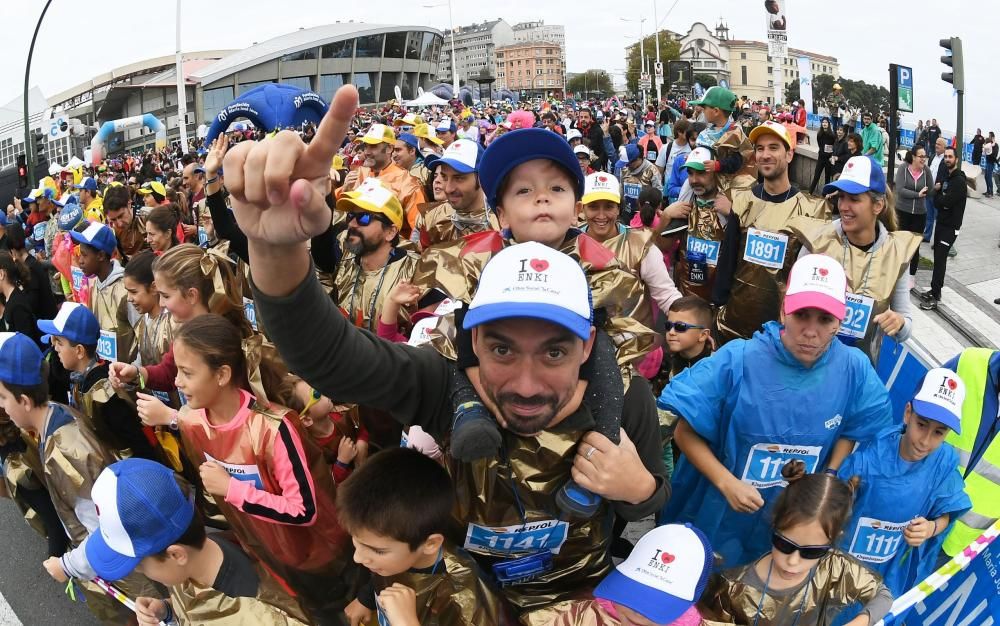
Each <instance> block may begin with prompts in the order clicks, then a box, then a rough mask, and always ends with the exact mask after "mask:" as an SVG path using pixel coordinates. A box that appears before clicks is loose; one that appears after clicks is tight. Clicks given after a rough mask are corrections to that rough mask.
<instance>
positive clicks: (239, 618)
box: [170, 539, 310, 626]
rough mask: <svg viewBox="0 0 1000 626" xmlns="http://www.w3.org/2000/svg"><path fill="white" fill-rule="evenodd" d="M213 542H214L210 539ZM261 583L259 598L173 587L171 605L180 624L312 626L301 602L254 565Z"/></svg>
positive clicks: (191, 586)
mask: <svg viewBox="0 0 1000 626" xmlns="http://www.w3.org/2000/svg"><path fill="white" fill-rule="evenodd" d="M209 541H211V539H210V540H209ZM254 567H255V569H256V570H257V577H258V578H259V579H260V584H259V586H258V588H257V596H256V597H253V598H247V597H240V598H233V597H230V596H227V595H225V594H224V593H222V592H220V591H216V590H215V589H213V588H212V587H202V586H201V585H199V584H197V583H196V582H194V581H192V580H188V581H186V582H184V583H182V584H180V585H174V586H173V587H170V606H171V608H172V609H173V612H174V615H175V616H176V617H177V619H178V621H180V623H181V624H212V626H245V625H248V624H253V625H254V626H258V625H259V626H305V625H306V624H309V623H310V622H309V619H308V617H306V615H305V613H304V612H303V611H302V608H301V607H300V606H299V605H298V602H296V600H295V599H294V598H293V597H292V596H291V595H289V593H288V592H287V591H285V590H284V589H283V588H282V587H281V586H280V584H279V583H278V582H276V581H275V580H274V578H273V577H271V575H270V574H268V572H267V570H266V569H264V568H263V567H261V566H260V564H259V563H255V564H254Z"/></svg>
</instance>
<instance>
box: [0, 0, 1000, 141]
mask: <svg viewBox="0 0 1000 626" xmlns="http://www.w3.org/2000/svg"><path fill="white" fill-rule="evenodd" d="M0 1H2V5H3V10H2V15H3V26H4V35H3V37H0V67H2V70H3V71H2V74H0V75H2V77H3V80H2V82H0V102H7V101H8V100H10V99H12V98H15V97H17V96H18V95H19V94H20V93H21V85H22V83H23V80H24V79H23V72H24V63H25V59H26V58H27V53H28V45H29V43H30V41H31V33H32V31H33V30H34V27H35V22H36V21H37V19H38V14H39V13H40V11H41V8H42V6H43V5H44V1H43V0H0ZM182 2H183V10H184V12H185V14H184V16H183V19H182V30H183V32H182V37H183V40H182V46H183V49H184V50H207V49H219V48H244V47H247V46H249V45H250V44H251V43H252V42H254V41H263V40H265V39H268V38H270V37H274V36H277V35H281V34H283V33H287V32H289V31H292V30H295V29H297V28H299V27H309V26H315V25H319V24H324V23H330V22H334V21H336V20H342V21H346V20H349V19H353V20H355V21H363V22H369V23H382V24H419V25H429V26H434V27H437V28H447V26H448V9H447V3H446V2H445V1H444V0H412V1H405V0H372V1H367V2H349V3H348V2H331V1H330V0H242V1H241V2H238V3H235V2H216V1H205V0H201V1H199V2H194V1H192V0H182ZM786 2H787V7H786V12H787V15H788V23H789V28H788V43H789V45H790V46H791V47H795V48H800V49H805V50H809V51H812V52H818V53H822V54H828V55H831V56H835V57H837V58H838V60H839V61H840V70H841V73H842V75H844V76H846V77H849V78H855V79H863V80H866V81H868V82H879V83H881V84H884V85H886V86H888V66H889V63H891V62H895V63H899V64H901V65H909V66H912V67H913V69H914V77H915V81H914V94H915V95H914V100H915V106H916V112H915V114H914V115H917V116H920V117H922V118H924V117H931V116H935V117H937V118H938V121H939V123H940V124H941V125H942V126H943V127H945V128H949V129H951V128H954V127H955V98H954V97H953V95H952V90H951V86H950V85H948V84H946V83H944V82H942V81H941V79H940V73H941V71H942V69H943V66H942V65H941V63H940V62H939V60H938V57H939V56H940V50H941V49H940V48H939V47H938V39H940V38H942V37H947V36H950V35H957V36H960V37H962V39H963V43H964V48H965V68H966V77H967V78H966V83H967V92H966V109H965V110H966V115H965V130H966V132H967V133H969V132H974V131H975V128H976V127H977V126H980V127H982V128H983V129H984V131H988V130H990V129H991V128H992V129H994V130H1000V119H998V118H1000V110H998V108H997V107H996V101H997V98H996V96H997V94H998V93H1000V88H998V87H997V85H996V82H995V74H996V63H995V60H994V62H993V63H991V62H990V60H989V57H990V55H992V56H993V58H994V59H995V58H996V54H997V52H996V51H997V35H998V32H997V30H996V25H997V24H998V23H1000V3H998V2H996V1H995V0H987V1H985V2H972V1H971V0H952V1H950V2H946V3H942V2H931V1H929V0H909V1H908V2H905V3H904V2H900V1H899V0H896V1H894V2H872V1H871V0H863V1H862V0H841V1H839V2H837V1H833V2H829V1H817V0H786ZM653 3H654V0H616V1H615V2H594V1H592V0H577V1H575V2H568V1H565V0H553V1H546V2H538V1H537V0H502V2H499V3H498V6H497V8H495V9H493V10H491V9H490V8H489V7H487V6H486V5H487V4H488V3H487V2H457V1H456V2H453V9H454V19H455V24H457V25H463V24H469V23H471V22H473V21H483V20H487V19H495V18H498V17H502V18H504V19H506V20H507V21H508V22H509V23H510V24H511V25H513V24H515V23H516V22H519V21H525V20H535V19H543V20H545V21H546V22H547V23H549V24H563V25H565V27H566V45H567V51H566V62H567V66H568V69H569V71H571V72H574V71H582V70H584V69H587V68H601V69H606V70H608V71H611V72H612V73H615V72H616V71H617V72H620V71H621V70H622V69H623V68H624V65H625V61H624V47H625V46H626V45H628V44H629V38H633V39H634V38H636V37H637V36H638V33H639V24H638V23H629V22H624V21H621V20H620V19H619V18H620V17H627V18H630V19H635V18H640V17H645V18H647V20H646V22H645V25H644V28H645V31H646V33H649V32H651V31H652V29H653ZM434 4H437V5H440V6H439V7H436V8H424V7H423V5H434ZM140 7H141V8H140ZM154 7H155V8H154ZM175 7H176V5H175V0H165V1H154V0H89V1H88V2H83V3H81V2H79V1H78V0H72V1H71V0H52V6H51V7H50V8H49V12H48V14H47V16H46V19H45V22H44V23H43V24H42V28H41V31H40V33H39V39H38V43H37V44H36V46H35V53H34V58H33V63H32V71H31V85H38V86H39V87H41V89H42V91H43V92H44V93H45V95H46V96H52V95H54V94H56V93H59V92H60V91H62V90H64V89H67V88H69V87H72V86H74V85H76V84H79V83H81V82H83V81H85V80H88V79H89V78H91V77H93V76H94V75H96V74H98V73H100V72H104V71H107V70H110V69H112V68H115V67H118V66H121V65H125V64H127V63H131V62H134V61H138V60H141V59H145V58H150V57H155V56H160V55H167V54H172V53H173V52H174V37H175V35H174V24H175V10H176V9H175ZM671 7H673V8H672V10H671ZM656 8H657V11H658V13H659V15H658V17H659V19H660V22H661V24H662V28H667V29H670V30H674V31H678V32H681V33H685V32H687V30H688V28H689V27H690V26H691V24H692V23H693V22H696V21H701V22H704V23H705V24H706V25H708V26H709V27H710V28H714V26H715V24H716V22H717V21H718V20H719V17H720V16H723V18H724V19H725V21H726V22H727V23H728V25H729V28H730V36H731V37H732V38H734V39H757V40H764V39H765V32H764V18H763V12H764V9H763V2H760V1H759V0H676V1H675V0H659V1H658V2H657V4H656ZM668 10H669V14H668ZM616 12H617V13H616ZM991 28H992V32H990V29H991ZM990 67H992V68H993V71H992V72H991V71H990ZM991 85H992V86H991ZM991 93H992V94H993V96H992V98H993V100H992V102H994V105H993V106H988V102H990V101H991V100H989V97H990V96H989V94H991ZM910 119H912V120H914V121H915V118H912V117H911V118H910ZM994 125H995V126H994Z"/></svg>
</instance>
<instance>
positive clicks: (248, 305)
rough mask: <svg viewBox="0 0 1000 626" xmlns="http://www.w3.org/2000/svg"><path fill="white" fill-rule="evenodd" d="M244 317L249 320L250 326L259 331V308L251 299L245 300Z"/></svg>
mask: <svg viewBox="0 0 1000 626" xmlns="http://www.w3.org/2000/svg"><path fill="white" fill-rule="evenodd" d="M243 317H245V318H247V321H248V322H250V326H251V327H252V328H253V329H254V331H256V330H257V306H256V305H255V304H254V302H253V300H251V299H250V298H246V297H244V298H243Z"/></svg>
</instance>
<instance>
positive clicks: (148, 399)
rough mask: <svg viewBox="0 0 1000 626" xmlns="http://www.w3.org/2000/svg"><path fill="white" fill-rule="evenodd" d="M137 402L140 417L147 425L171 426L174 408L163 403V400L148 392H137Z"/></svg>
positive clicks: (136, 406)
mask: <svg viewBox="0 0 1000 626" xmlns="http://www.w3.org/2000/svg"><path fill="white" fill-rule="evenodd" d="M136 397H137V398H138V399H137V400H136V402H135V408H136V411H138V413H139V419H141V420H142V423H143V424H145V425H146V426H169V425H170V422H172V421H173V419H174V410H173V409H171V408H170V407H168V406H167V405H165V404H163V401H162V400H160V399H159V398H157V397H156V396H151V395H149V394H148V393H141V392H140V393H137V394H136Z"/></svg>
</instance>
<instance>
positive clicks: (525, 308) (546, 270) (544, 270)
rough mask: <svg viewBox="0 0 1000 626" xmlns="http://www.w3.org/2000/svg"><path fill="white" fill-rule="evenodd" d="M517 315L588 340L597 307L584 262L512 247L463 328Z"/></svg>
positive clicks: (482, 286) (534, 246)
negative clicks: (591, 294) (537, 320)
mask: <svg viewBox="0 0 1000 626" xmlns="http://www.w3.org/2000/svg"><path fill="white" fill-rule="evenodd" d="M517 132H522V131H517ZM542 132H544V133H548V134H550V135H553V136H556V135H555V133H552V132H550V131H547V130H543V131H542ZM556 137H557V136H556ZM563 143H565V142H563ZM514 317H528V318H533V319H540V320H544V321H547V322H552V323H553V324H558V325H559V326H562V327H563V328H565V329H566V330H569V331H570V332H572V333H573V334H574V335H576V336H577V337H579V338H580V339H582V340H584V341H587V340H588V339H589V338H590V331H591V326H592V318H593V307H592V304H591V297H590V285H589V284H588V282H587V276H586V275H585V274H584V273H583V268H581V267H580V264H579V263H577V262H576V261H574V260H573V259H572V258H570V257H569V256H568V255H566V254H563V253H562V252H559V251H558V250H555V249H553V248H550V247H548V246H546V245H543V244H540V243H537V242H534V241H529V242H527V243H519V244H516V245H513V246H508V247H507V248H504V249H503V250H501V251H500V252H498V253H497V254H495V255H494V256H493V258H491V259H490V260H489V262H488V263H487V264H486V266H485V267H484V268H483V273H482V275H481V276H480V278H479V287H478V289H477V290H476V295H475V297H474V298H472V303H471V304H470V305H469V311H468V312H467V313H466V314H465V319H464V321H463V323H462V326H463V327H464V328H465V329H466V330H471V329H472V328H475V327H476V326H479V325H480V324H486V323H488V322H495V321H499V320H504V319H510V318H514Z"/></svg>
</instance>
